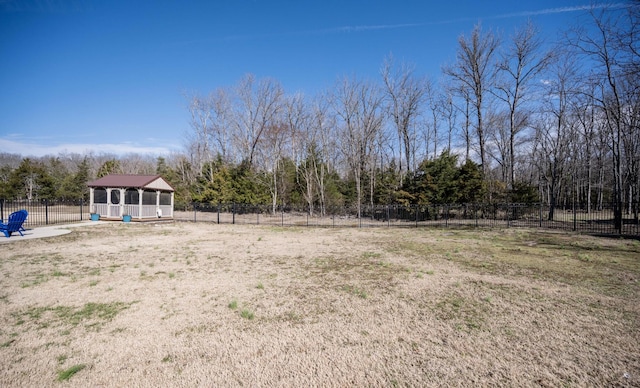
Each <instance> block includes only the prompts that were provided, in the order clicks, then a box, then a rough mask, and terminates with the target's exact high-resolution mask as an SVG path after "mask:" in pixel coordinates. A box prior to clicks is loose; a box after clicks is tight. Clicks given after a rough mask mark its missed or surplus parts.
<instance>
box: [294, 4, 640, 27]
mask: <svg viewBox="0 0 640 388" xmlns="http://www.w3.org/2000/svg"><path fill="white" fill-rule="evenodd" d="M629 6H630V5H629V4H628V3H607V4H596V5H578V6H573V7H559V8H547V9H541V10H537V11H522V12H514V13H508V14H502V15H493V16H486V17H466V18H459V19H449V20H441V21H434V22H424V23H404V24H380V25H362V26H343V27H334V28H327V29H321V30H314V31H303V32H300V33H307V34H332V33H341V32H361V31H374V30H391V29H399V28H411V27H424V26H430V25H441V24H453V23H460V22H468V21H473V20H478V19H484V20H490V19H509V18H515V17H525V16H538V15H551V14H558V13H567V12H580V11H588V10H590V9H603V8H614V9H618V8H625V7H629Z"/></svg>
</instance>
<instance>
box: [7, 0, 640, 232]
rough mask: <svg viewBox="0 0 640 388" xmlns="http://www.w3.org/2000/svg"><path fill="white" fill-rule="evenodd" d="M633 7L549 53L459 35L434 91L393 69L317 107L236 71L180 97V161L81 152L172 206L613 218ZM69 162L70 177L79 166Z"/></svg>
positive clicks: (627, 104) (629, 142) (639, 142)
mask: <svg viewBox="0 0 640 388" xmlns="http://www.w3.org/2000/svg"><path fill="white" fill-rule="evenodd" d="M639 8H640V7H639V6H638V2H629V3H628V6H621V5H620V4H617V5H615V6H610V7H602V6H598V7H595V8H593V9H592V10H591V11H590V12H589V13H588V15H587V16H588V17H587V18H586V19H581V20H580V26H579V27H576V28H573V29H571V30H569V31H566V32H563V35H562V36H563V37H564V38H563V39H562V40H561V41H559V42H556V43H555V44H551V43H550V42H543V41H542V40H541V38H540V34H539V33H538V31H537V29H536V27H535V26H534V25H532V24H530V23H527V24H525V25H523V26H522V27H521V28H520V29H519V30H517V31H515V32H514V33H513V34H511V35H508V36H501V35H499V34H497V33H494V32H491V31H486V30H483V29H481V28H480V27H479V26H476V27H475V28H474V29H473V30H472V31H470V32H469V33H468V34H464V35H462V36H461V37H460V38H459V44H458V48H457V54H456V58H455V59H454V60H453V61H452V62H451V63H449V64H446V65H445V66H443V72H442V74H441V75H437V76H438V80H439V82H435V81H434V79H435V78H432V77H429V76H426V75H421V74H420V73H419V72H418V70H417V69H418V67H417V66H415V65H409V64H404V63H402V64H398V63H396V62H395V61H394V59H393V58H392V57H388V58H386V59H385V60H384V61H383V64H382V66H381V71H380V77H379V79H377V80H363V79H359V78H358V77H357V76H354V77H348V78H343V79H341V80H340V81H338V82H337V83H336V84H335V85H334V86H333V87H332V88H330V89H329V90H327V91H326V92H323V93H319V94H318V95H314V96H307V95H303V94H300V93H297V94H287V93H285V92H284V88H283V86H282V85H281V84H280V83H279V82H278V81H277V80H274V79H269V78H265V79H256V78H255V77H254V76H253V75H247V76H245V77H244V78H242V79H241V80H240V81H239V82H238V83H237V84H236V85H233V86H228V87H220V88H218V89H216V90H213V91H212V92H211V93H209V94H207V95H193V96H190V97H189V99H188V101H189V112H190V114H191V121H190V123H189V124H190V130H189V132H188V134H187V138H186V139H185V140H186V144H188V145H187V146H186V149H185V150H184V152H183V153H179V154H174V155H165V157H164V158H157V159H153V160H151V161H150V160H147V161H145V163H139V164H136V163H135V162H132V160H134V161H135V160H136V159H138V160H139V159H140V157H137V156H133V155H129V156H124V157H120V158H106V160H100V161H98V160H97V159H98V158H97V157H95V156H93V155H89V156H88V160H87V162H86V163H87V164H88V165H89V167H88V176H89V179H92V178H94V177H96V176H98V174H100V173H104V172H105V171H111V172H125V173H149V172H152V173H160V174H162V175H163V176H164V177H165V178H166V179H168V180H169V181H170V182H171V183H172V185H173V186H174V187H175V188H176V190H177V199H178V201H180V202H191V201H201V202H212V203H217V202H237V203H252V204H257V203H261V204H264V203H269V204H271V205H272V206H273V207H274V208H275V207H276V206H278V205H303V206H305V207H306V208H309V209H311V211H312V212H315V211H318V212H323V211H324V209H326V208H327V207H330V206H343V205H349V206H356V207H358V208H359V206H361V205H363V204H388V203H405V204H413V203H434V202H440V203H444V202H523V201H541V202H544V203H546V204H547V205H549V208H550V212H549V217H550V218H552V217H553V211H554V209H555V208H556V207H557V206H562V205H567V204H574V203H577V204H578V206H579V207H580V208H582V209H584V210H586V211H591V210H592V209H597V208H599V207H601V206H602V205H603V203H605V202H611V203H614V204H615V205H614V206H615V211H616V219H617V220H618V221H619V222H621V219H622V218H621V214H622V212H623V211H624V210H625V209H627V211H629V209H632V206H631V204H632V203H634V202H635V203H638V202H640V190H639V188H640V129H639V123H640V98H639V97H640V43H639V42H640V40H638V39H637V38H636V35H637V33H638V29H639V28H640V24H639V23H638V20H640V19H639V18H638V16H639ZM583 16H584V15H583ZM63 159H64V158H48V159H46V160H37V161H34V160H30V161H29V162H30V163H36V164H38V163H41V164H42V165H41V167H42V169H44V170H45V171H47V173H48V174H49V175H50V176H53V177H54V180H55V181H56V184H55V187H56V190H62V187H64V186H65V185H63V184H61V182H62V181H61V180H60V179H63V176H65V174H64V173H60V172H59V171H58V172H56V171H57V170H58V169H59V166H58V167H55V163H57V162H56V161H58V162H63V163H62V164H65V163H66V162H65V161H64V160H63ZM75 159H76V160H75V161H74V162H75V166H76V167H74V166H67V175H73V174H77V173H78V172H79V171H81V170H82V168H80V167H79V166H80V165H81V162H82V161H81V160H79V159H78V158H77V157H76V158H75ZM103 159H104V158H103ZM23 163H24V161H23ZM2 168H3V170H2V174H3V176H2V187H1V188H0V189H1V190H2V195H3V196H5V197H7V196H8V197H11V196H13V197H20V198H24V197H25V195H26V194H25V190H26V189H25V188H24V187H22V188H21V186H20V182H22V183H24V182H26V181H25V178H24V174H23V175H20V174H22V173H20V174H18V173H15V171H16V170H20V168H19V164H18V165H16V166H15V167H14V168H13V169H11V168H9V169H8V170H7V168H6V166H4V167H2ZM83 168H84V167H83ZM9 170H10V171H9ZM22 170H24V168H23V169H22ZM12 174H13V175H15V176H14V177H11V175H12ZM18 175H19V177H18ZM76 178H77V179H76ZM76 178H69V177H67V178H64V179H67V181H69V182H75V181H77V180H79V179H81V178H82V175H80V177H76ZM74 179H75V180H74ZM39 185H41V186H42V187H46V186H47V183H46V180H44V181H42V182H40V183H39ZM66 186H68V187H74V186H73V184H71V183H68V184H66ZM65 190H66V191H68V192H70V191H71V189H64V190H62V192H59V193H57V195H62V194H64V193H65ZM30 193H31V194H29V195H33V194H32V193H33V191H30ZM39 195H52V194H51V193H50V192H46V193H44V192H43V194H39ZM65 195H67V194H65Z"/></svg>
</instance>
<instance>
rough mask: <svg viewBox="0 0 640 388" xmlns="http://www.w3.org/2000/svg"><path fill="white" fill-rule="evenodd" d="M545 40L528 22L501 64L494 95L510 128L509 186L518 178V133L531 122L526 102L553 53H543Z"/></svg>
mask: <svg viewBox="0 0 640 388" xmlns="http://www.w3.org/2000/svg"><path fill="white" fill-rule="evenodd" d="M541 45H542V41H541V40H540V39H539V38H538V30H537V28H536V27H535V26H534V25H533V24H532V23H531V22H529V23H527V24H526V25H525V26H524V27H522V28H520V29H519V30H517V31H516V32H515V34H514V35H513V36H512V37H511V40H510V44H509V47H508V48H507V49H506V52H505V53H504V54H503V55H502V58H501V60H500V62H499V64H498V71H499V78H498V80H497V82H496V89H495V91H496V93H495V95H496V96H497V97H498V98H499V99H500V100H501V101H502V102H504V103H505V104H506V105H507V111H508V115H507V128H508V131H506V132H507V133H505V134H504V135H506V136H507V139H506V143H507V147H508V152H507V153H506V155H505V156H506V159H505V160H504V161H503V162H504V165H505V166H504V167H505V169H506V171H507V180H506V183H507V188H513V183H514V181H515V168H514V165H515V156H516V154H515V145H516V136H518V134H519V133H520V132H521V131H522V130H523V129H524V128H526V126H527V125H528V124H529V113H528V112H527V111H526V110H525V109H524V107H523V105H524V103H525V102H526V100H527V98H529V97H530V95H529V94H528V93H529V89H530V88H531V86H532V81H534V80H535V77H536V76H537V75H538V74H540V72H542V71H543V70H544V69H545V67H546V66H547V65H548V64H549V60H550V58H551V54H550V53H546V54H540V48H541Z"/></svg>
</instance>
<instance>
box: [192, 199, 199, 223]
mask: <svg viewBox="0 0 640 388" xmlns="http://www.w3.org/2000/svg"><path fill="white" fill-rule="evenodd" d="M197 208H198V204H197V203H195V202H193V222H198V216H197V210H196V209H197Z"/></svg>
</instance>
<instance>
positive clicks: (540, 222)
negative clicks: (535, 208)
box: [538, 202, 542, 228]
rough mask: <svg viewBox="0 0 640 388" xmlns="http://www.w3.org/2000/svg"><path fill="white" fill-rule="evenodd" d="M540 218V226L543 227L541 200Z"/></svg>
mask: <svg viewBox="0 0 640 388" xmlns="http://www.w3.org/2000/svg"><path fill="white" fill-rule="evenodd" d="M538 220H539V227H540V228H542V202H540V217H539V218H538Z"/></svg>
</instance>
